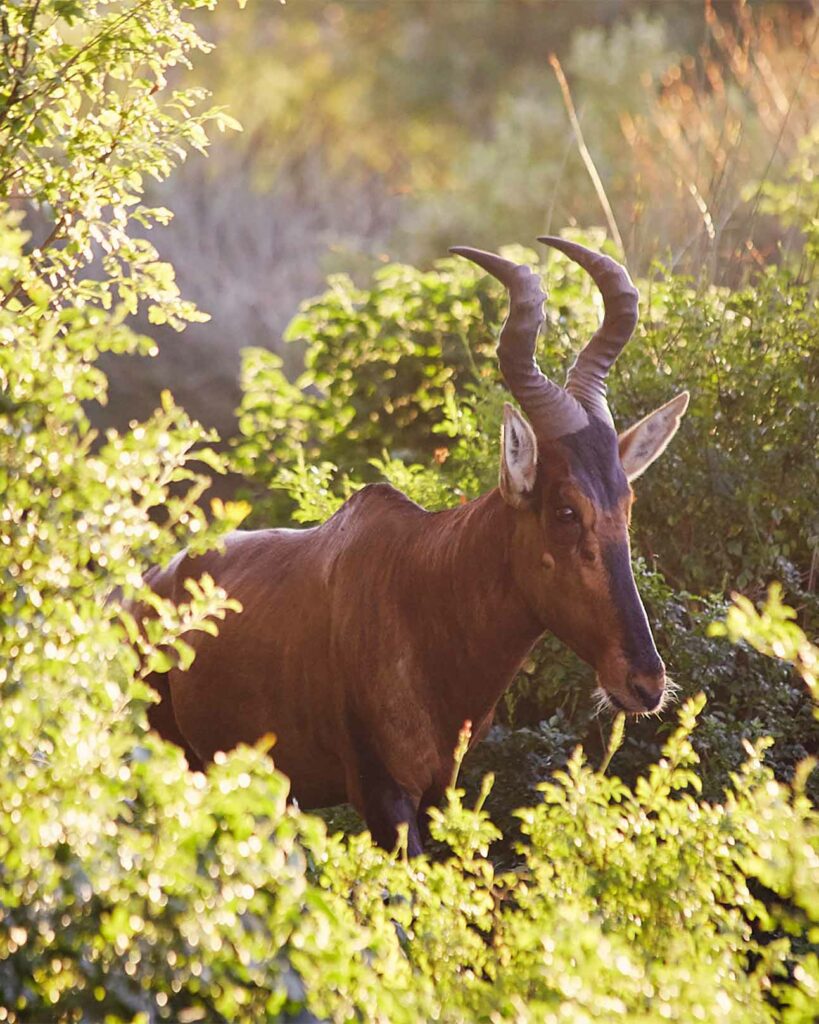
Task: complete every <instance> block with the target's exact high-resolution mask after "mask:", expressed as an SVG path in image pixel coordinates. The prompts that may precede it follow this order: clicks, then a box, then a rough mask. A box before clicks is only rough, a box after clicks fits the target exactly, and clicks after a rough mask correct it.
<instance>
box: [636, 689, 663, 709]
mask: <svg viewBox="0 0 819 1024" xmlns="http://www.w3.org/2000/svg"><path fill="white" fill-rule="evenodd" d="M631 686H632V689H633V690H634V692H635V693H636V694H637V696H638V697H639V698H640V700H641V701H642V702H643V704H644V705H645V708H646V711H653V710H654V708H656V707H657V705H658V704H659V703H660V701H661V700H662V699H663V691H662V690H659V691H658V692H657V693H652V692H651V690H647V689H646V688H645V686H640V684H639V683H632V684H631Z"/></svg>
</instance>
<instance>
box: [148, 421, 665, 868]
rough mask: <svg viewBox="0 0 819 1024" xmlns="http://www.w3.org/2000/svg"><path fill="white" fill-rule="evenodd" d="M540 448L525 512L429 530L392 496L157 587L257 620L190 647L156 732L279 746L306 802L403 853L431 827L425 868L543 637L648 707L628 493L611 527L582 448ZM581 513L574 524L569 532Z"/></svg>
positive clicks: (367, 498) (453, 515)
mask: <svg viewBox="0 0 819 1024" xmlns="http://www.w3.org/2000/svg"><path fill="white" fill-rule="evenodd" d="M539 448H540V456H539V459H538V477H537V482H536V484H535V488H534V490H533V492H532V493H531V494H530V495H529V496H528V498H527V500H526V501H525V502H524V503H523V504H524V507H522V508H513V507H511V505H510V504H509V503H508V502H507V501H505V500H504V499H503V497H502V496H501V493H500V491H499V490H497V489H496V490H493V491H491V492H490V493H488V494H486V495H484V496H483V497H482V498H479V499H477V500H476V501H473V502H470V503H469V504H467V505H464V506H461V507H458V508H455V509H450V510H447V511H443V512H437V513H431V512H428V511H426V510H424V509H422V508H421V507H420V506H418V505H416V504H415V503H414V502H412V501H410V500H409V499H408V498H406V497H405V496H404V495H402V494H401V493H400V492H398V491H396V490H395V489H394V488H392V487H390V486H389V485H386V484H376V485H371V486H369V487H365V488H364V489H363V490H362V491H360V492H358V493H357V494H355V495H354V496H353V497H352V498H351V499H350V500H349V501H348V502H347V503H346V504H345V505H344V506H343V507H342V508H341V509H340V510H339V511H338V512H337V513H336V514H335V515H334V516H333V517H332V518H331V519H329V520H328V521H327V522H326V523H324V524H322V525H321V526H318V527H314V528H312V529H306V530H259V531H252V532H243V531H238V532H236V533H234V534H232V535H231V536H230V537H229V538H228V540H227V547H226V550H225V551H224V552H222V553H216V552H214V553H209V554H206V555H204V556H201V557H197V558H193V557H190V556H188V555H187V554H184V553H183V554H182V555H180V556H177V558H175V559H174V560H173V562H172V563H171V564H170V565H169V566H167V567H166V568H164V569H153V570H151V571H150V572H149V574H148V582H149V583H150V584H151V586H152V587H153V588H154V590H155V591H156V592H157V593H159V594H161V595H163V596H166V597H169V598H171V599H173V600H175V601H182V600H184V599H185V590H184V581H185V580H186V579H187V578H190V577H198V576H200V575H201V574H202V573H210V575H211V576H213V577H214V579H215V580H216V582H217V583H218V584H219V585H220V586H222V587H224V589H225V590H226V591H227V593H228V595H229V596H230V597H232V598H236V599H237V600H238V601H240V602H241V604H242V606H243V609H244V610H243V611H242V612H241V613H240V614H231V615H229V616H228V618H227V619H226V621H225V622H224V623H223V624H222V626H221V628H220V632H219V636H218V637H211V636H209V635H207V634H205V633H201V632H195V633H191V634H189V635H188V636H187V638H186V639H187V640H188V642H189V643H191V644H192V646H193V647H194V648H195V650H196V660H195V661H194V664H193V666H192V668H191V669H190V670H189V671H188V672H179V671H175V670H174V671H171V672H170V673H169V676H168V680H167V686H168V687H169V691H170V695H171V701H172V706H173V714H172V715H170V714H169V710H168V707H167V703H164V704H162V705H160V707H159V709H158V710H157V712H155V713H154V716H153V719H152V721H153V724H154V726H155V727H156V728H157V729H158V730H159V731H160V732H161V733H162V734H163V735H165V736H166V737H167V738H168V739H171V740H173V741H175V742H179V737H180V734H181V736H182V737H183V738H184V745H185V746H186V749H188V750H189V756H192V757H195V758H196V759H197V760H199V759H201V761H203V762H207V761H208V760H210V759H211V758H212V757H213V754H214V753H215V752H216V751H218V750H229V749H230V748H232V747H233V746H235V745H236V744H238V743H241V742H246V743H253V742H255V741H256V740H258V739H259V738H260V737H262V736H264V735H265V734H268V733H272V734H275V736H276V744H275V747H274V749H273V757H274V760H275V761H276V763H277V765H278V767H279V768H280V769H281V770H282V771H283V772H285V773H286V774H287V775H288V776H289V777H290V779H291V781H292V785H293V794H294V796H295V797H296V798H297V799H298V800H299V802H300V803H302V804H303V805H304V806H322V805H328V804H333V803H338V802H341V801H343V800H349V801H350V802H352V803H353V804H354V806H356V808H357V809H358V810H359V811H360V812H361V813H362V814H364V816H365V817H366V819H367V821H368V824H369V825H370V827H371V829H372V831H373V833H374V834H375V835H376V837H377V838H380V839H381V841H383V842H385V843H389V842H390V841H392V840H393V839H394V836H395V825H396V824H397V823H398V822H399V821H400V820H407V818H410V819H413V820H410V822H409V824H410V847H411V850H412V851H413V852H417V851H418V850H419V849H420V832H419V830H418V822H417V820H414V819H415V815H416V814H417V811H418V809H419V807H423V806H426V805H428V804H429V803H431V802H434V801H436V800H437V799H439V798H440V796H441V795H442V793H443V791H444V788H445V786H446V784H447V781H448V779H449V775H450V772H451V768H452V752H453V749H454V747H455V744H456V741H457V735H458V730H459V729H460V728H461V726H462V725H463V723H464V721H465V720H467V719H469V720H471V722H472V723H473V725H474V736H475V738H476V739H477V738H479V737H480V736H481V735H483V733H485V731H486V729H487V728H488V727H489V725H490V724H491V721H492V716H493V714H494V710H495V706H496V704H497V701H498V700H499V698H500V696H501V695H502V694H503V692H504V691H505V690H506V688H507V687H508V685H509V683H510V682H511V681H512V679H513V677H514V675H515V673H516V672H517V670H518V668H519V667H520V664H521V662H522V661H523V660H524V658H525V657H526V655H527V653H528V652H529V650H530V649H531V647H532V645H533V644H534V642H535V641H536V640H537V639H538V637H539V636H540V635H541V634H542V633H543V632H544V630H546V629H550V630H552V631H553V632H554V633H556V634H557V635H558V636H559V637H561V638H562V639H563V640H564V641H565V642H567V643H568V644H569V645H570V646H571V647H573V648H574V649H575V650H576V651H577V652H578V653H579V654H580V655H581V656H582V657H583V658H585V659H586V660H587V661H589V662H590V663H591V664H593V665H595V667H597V668H598V670H599V672H600V675H601V678H602V680H603V683H604V685H605V686H606V687H607V689H608V690H609V691H610V692H611V693H613V694H614V693H616V694H619V700H620V702H621V703H622V704H624V705H627V702H630V703H631V705H632V706H633V704H634V698H633V696H632V695H630V693H629V688H628V674H629V665H628V662H627V659H626V658H625V657H624V655H623V651H624V649H625V646H626V645H625V644H624V642H623V637H622V629H621V627H620V623H619V619H618V611H617V609H616V608H615V607H614V604H613V602H612V597H611V586H610V581H609V579H608V576H607V574H606V569H605V566H604V561H603V557H602V550H603V548H604V546H605V545H606V544H609V543H612V542H617V543H627V517H628V508H629V504H630V497H629V491H628V489H626V492H625V495H624V498H623V500H622V501H621V502H620V503H619V504H618V505H617V506H615V507H614V508H612V509H608V510H605V511H604V510H602V509H600V508H599V507H598V506H597V505H596V504H595V502H594V501H593V500H592V499H590V498H589V497H588V495H587V493H586V492H585V490H584V487H583V486H581V484H580V483H579V482H578V480H577V479H575V477H574V476H573V473H572V451H571V448H570V447H567V446H566V445H564V444H563V443H562V442H560V441H547V442H543V443H541V444H540V445H539ZM567 503H568V504H570V505H572V506H573V507H575V508H576V509H577V510H578V512H579V514H580V521H579V522H578V523H577V524H576V526H569V527H566V526H565V525H564V524H562V523H559V522H557V521H556V520H555V517H554V510H555V507H556V506H561V505H565V504H567ZM632 585H633V581H632ZM635 596H636V591H635ZM660 664H661V663H660ZM159 682H160V685H162V681H159ZM660 685H661V684H660ZM635 710H642V707H641V706H640V705H639V704H638V705H637V707H636V708H635ZM383 794H386V796H385V797H384V798H383V799H382V798H381V797H382V795H383ZM408 808H411V809H412V810H411V811H409V810H408Z"/></svg>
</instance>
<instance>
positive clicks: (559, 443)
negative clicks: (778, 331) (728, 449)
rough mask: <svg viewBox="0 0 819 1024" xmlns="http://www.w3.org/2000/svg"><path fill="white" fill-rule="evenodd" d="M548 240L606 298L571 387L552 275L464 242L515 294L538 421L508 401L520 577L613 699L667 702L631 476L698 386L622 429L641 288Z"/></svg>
mask: <svg viewBox="0 0 819 1024" xmlns="http://www.w3.org/2000/svg"><path fill="white" fill-rule="evenodd" d="M539 240H540V241H541V242H545V243H546V244H547V245H551V246H553V247H554V248H557V249H560V250H561V251H562V252H564V253H565V254H566V255H567V256H568V257H569V258H570V259H572V260H574V261H575V262H576V263H578V264H579V265H580V266H581V267H583V268H584V269H585V270H586V271H587V272H588V273H589V274H590V275H591V277H592V279H593V280H594V282H595V283H596V285H597V286H598V288H599V289H600V292H601V295H602V297H603V303H604V308H605V314H604V318H603V323H602V324H601V326H600V328H599V329H598V330H597V332H596V333H595V334H594V335H593V337H592V338H591V340H590V341H589V342H588V344H587V345H586V346H585V348H584V349H583V350H582V351H581V352H580V354H579V355H578V357H577V359H576V361H575V363H574V365H573V366H572V368H571V369H570V370H569V373H568V377H567V379H566V385H565V387H560V385H558V384H556V383H555V382H554V381H551V380H549V379H548V378H547V377H546V376H545V375H544V374H543V373H542V372H541V371H540V369H539V368H538V366H537V363H536V361H535V345H536V342H537V336H538V332H539V330H540V325H541V323H542V321H543V312H542V307H543V302H544V299H545V295H544V293H543V290H542V287H541V282H540V277H539V275H537V274H536V273H534V272H533V271H532V270H530V269H529V268H528V267H526V266H519V265H517V264H515V263H512V262H511V261H509V260H506V259H503V258H502V257H500V256H496V255H494V254H492V253H487V252H482V251H481V250H478V249H470V248H465V247H456V248H453V249H452V250H451V252H453V253H456V254H458V255H460V256H465V257H466V258H468V259H470V260H472V261H473V262H475V263H477V264H478V266H480V267H482V268H483V269H484V270H486V271H487V272H488V273H490V274H492V275H493V276H494V277H496V278H497V279H498V280H499V281H501V282H502V283H503V284H504V285H505V286H506V288H507V290H508V292H509V298H510V309H509V315H508V317H507V320H506V323H505V324H504V326H503V329H502V331H501V335H500V339H499V343H498V358H499V362H500V367H501V372H502V374H503V376H504V379H505V380H506V383H507V385H508V387H509V390H510V391H511V392H512V394H513V396H514V397H515V398H516V399H517V401H518V402H519V404H520V406H521V408H522V409H523V411H524V412H525V414H526V417H528V419H527V418H525V417H524V416H522V415H521V414H520V412H518V410H517V409H515V408H514V407H513V406H511V405H507V406H506V408H505V410H504V421H503V433H502V452H501V465H500V492H501V495H502V496H503V498H504V500H505V501H506V503H507V504H508V505H509V506H511V508H512V509H514V510H515V512H516V521H515V543H514V544H513V546H512V560H513V567H512V568H513V573H514V576H515V582H516V584H517V586H518V587H519V589H520V590H521V592H522V593H523V595H524V597H525V599H526V601H527V603H528V604H529V606H530V608H531V609H532V611H533V612H534V614H535V615H537V616H538V618H539V621H540V622H541V623H542V624H543V626H544V628H546V629H548V630H550V631H551V632H553V633H554V634H555V635H556V636H557V637H559V638H560V639H561V640H562V641H563V642H564V643H566V644H567V645H568V646H569V647H571V648H572V649H573V650H574V651H575V652H576V653H577V654H578V655H580V657H581V658H583V659H584V660H585V661H587V662H588V663H589V664H591V665H592V666H593V667H594V668H595V670H596V672H597V680H598V685H599V687H600V690H599V694H600V696H601V697H602V699H603V700H604V702H607V703H610V704H611V705H613V706H614V707H616V708H618V709H620V710H624V711H627V712H630V713H633V714H641V713H645V712H649V711H655V710H658V709H659V708H660V707H661V706H662V704H663V702H664V699H665V695H666V677H665V666H664V665H663V662H662V659H661V658H660V656H659V654H658V653H657V648H656V647H655V645H654V639H653V637H652V635H651V630H650V628H649V624H648V619H647V617H646V613H645V609H644V607H643V603H642V601H641V600H640V595H639V594H638V592H637V586H636V584H635V582H634V575H633V573H632V570H631V554H630V547H629V533H628V528H629V520H630V515H631V505H632V501H633V492H632V489H631V483H632V481H633V480H635V479H636V478H637V477H638V476H640V474H641V473H642V472H643V471H644V470H645V469H646V468H647V467H648V466H649V465H650V464H651V463H652V462H653V461H654V460H655V459H656V458H657V457H658V456H659V455H660V454H662V452H663V450H664V449H665V447H666V445H667V444H668V442H669V441H670V440H671V438H672V437H673V436H674V434H675V433H676V431H677V428H678V427H679V424H680V419H681V417H682V415H683V413H684V412H685V410H686V407H687V405H688V393H687V392H685V391H684V392H682V393H681V394H679V395H677V396H676V398H673V399H672V400H671V401H670V402H667V403H666V404H665V405H663V406H661V407H660V408H659V409H656V410H655V411H654V412H652V413H650V414H649V415H648V416H646V417H645V418H644V419H642V420H640V422H639V423H636V424H635V425H634V426H632V427H630V428H629V429H628V430H626V431H625V432H624V433H621V434H620V435H619V436H618V434H617V433H616V431H615V428H614V421H613V419H612V415H611V412H610V410H609V407H608V403H607V401H606V376H607V374H608V371H609V369H610V368H611V365H612V363H613V362H614V360H615V359H616V358H617V356H618V355H619V353H620V351H621V350H622V348H623V347H624V345H625V344H626V342H627V341H628V340H629V338H630V337H631V334H632V332H633V331H634V328H635V326H636V324H637V303H638V294H637V290H636V288H635V287H634V285H633V284H632V282H631V279H630V278H629V276H628V273H627V272H626V270H625V268H623V267H622V266H620V264H619V263H616V262H615V261H614V260H612V259H610V258H609V257H608V256H604V255H602V254H600V253H595V252H592V251H591V250H589V249H586V248H585V247H583V246H581V245H577V244H575V243H574V242H568V241H565V240H564V239H561V238H551V237H545V238H541V239H539Z"/></svg>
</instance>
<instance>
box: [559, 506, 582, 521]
mask: <svg viewBox="0 0 819 1024" xmlns="http://www.w3.org/2000/svg"><path fill="white" fill-rule="evenodd" d="M555 518H556V519H557V521H558V522H559V523H576V522H577V520H578V519H579V518H580V517H579V516H578V514H577V512H576V511H575V509H573V508H571V507H570V506H569V505H563V506H561V507H560V508H556V509H555Z"/></svg>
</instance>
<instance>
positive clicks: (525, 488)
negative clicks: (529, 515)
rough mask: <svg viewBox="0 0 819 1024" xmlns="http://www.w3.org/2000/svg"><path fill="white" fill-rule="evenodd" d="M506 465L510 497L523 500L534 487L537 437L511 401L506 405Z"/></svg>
mask: <svg viewBox="0 0 819 1024" xmlns="http://www.w3.org/2000/svg"><path fill="white" fill-rule="evenodd" d="M503 465H504V469H505V476H506V484H507V486H508V487H509V489H510V491H511V492H512V494H511V495H509V497H510V498H513V499H514V498H518V499H522V498H524V497H525V496H526V495H528V494H529V493H530V492H531V491H532V490H533V489H534V486H535V477H536V476H537V440H536V438H535V434H534V431H533V430H532V428H531V427H530V426H529V423H528V422H527V421H526V420H525V419H524V418H523V416H521V414H520V413H519V412H518V411H517V409H515V408H514V407H513V406H511V405H509V404H508V403H507V404H506V405H505V406H504V407H503ZM513 503H514V500H513Z"/></svg>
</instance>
